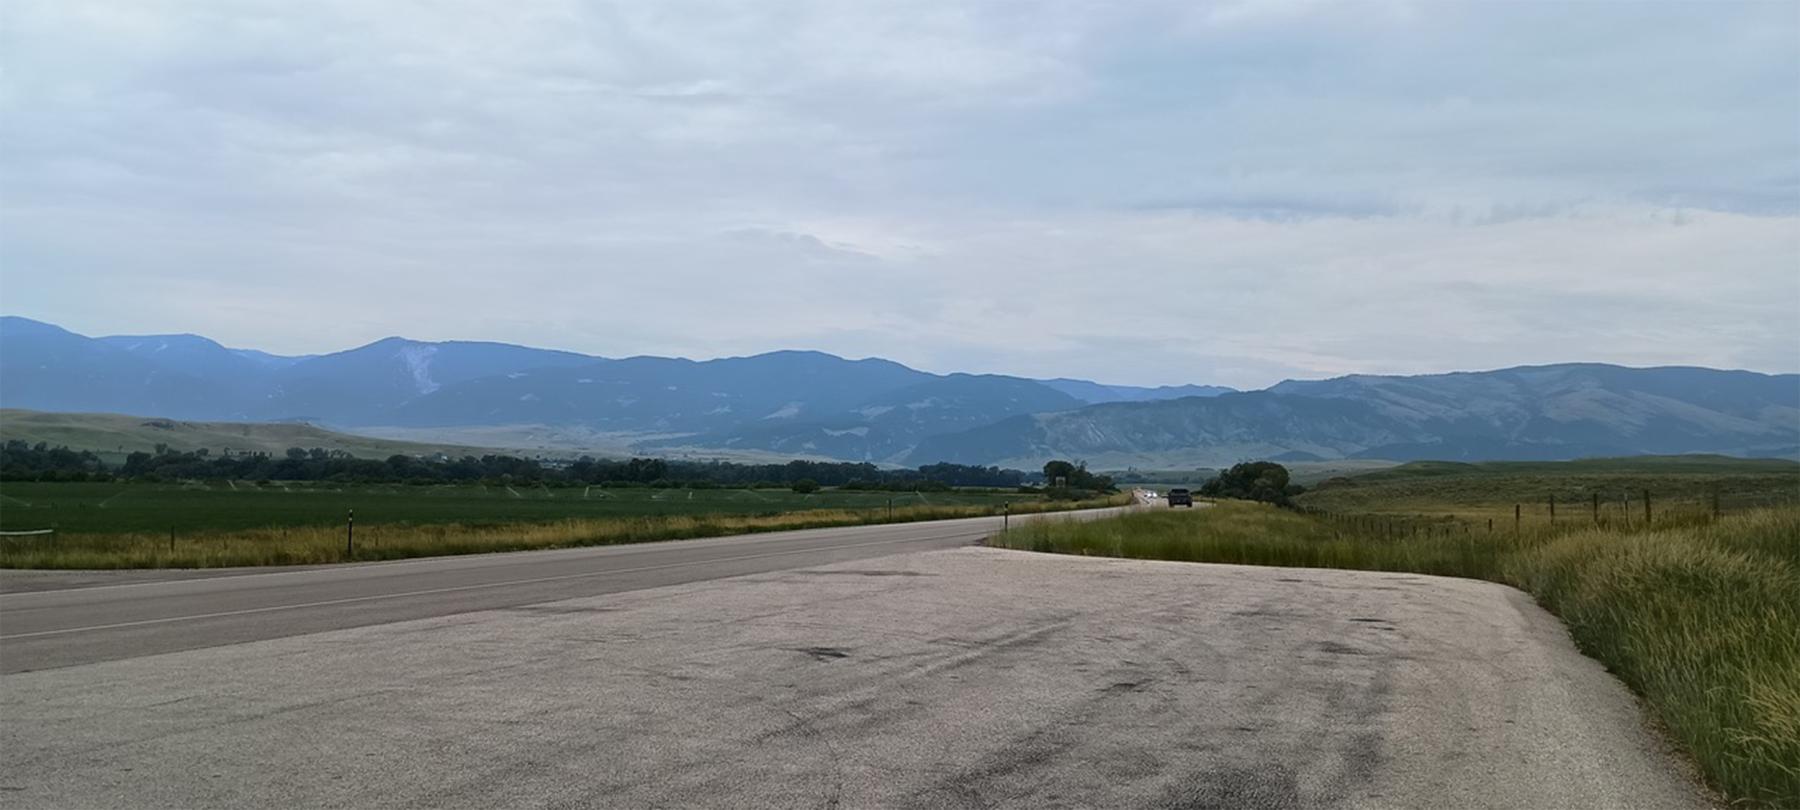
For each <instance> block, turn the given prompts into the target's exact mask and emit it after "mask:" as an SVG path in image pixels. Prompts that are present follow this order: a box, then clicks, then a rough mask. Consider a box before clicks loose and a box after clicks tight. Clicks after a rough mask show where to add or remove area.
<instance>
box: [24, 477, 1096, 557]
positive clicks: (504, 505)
mask: <svg viewBox="0 0 1800 810" xmlns="http://www.w3.org/2000/svg"><path fill="white" fill-rule="evenodd" d="M1129 499H1130V496H1119V497H1115V498H1110V499H1095V500H1093V501H1088V502H1079V503H1078V502H1066V501H1065V502H1052V501H1046V500H1044V499H1043V498H1042V497H1041V496H1037V495H1030V494H1018V493H989V492H929V493H924V492H894V493H888V492H861V491H840V490H824V491H820V492H816V493H812V494H800V493H796V492H791V491H788V490H773V489H645V488H602V487H598V486H596V487H567V488H551V487H543V486H538V487H514V486H505V485H499V486H494V485H489V486H483V485H480V484H475V485H441V486H408V485H400V484H394V485H386V484H344V485H336V484H329V483H312V484H299V483H285V484H284V483H270V484H266V485H258V484H255V483H251V482H244V481H233V482H211V483H200V482H194V483H187V484H149V483H108V484H96V483H82V484H73V483H8V484H6V485H5V486H4V487H0V530H5V531H14V532H16V531H30V530H37V529H50V528H54V529H55V533H54V534H47V535H33V536H22V537H21V536H13V537H4V538H0V567H4V568H164V567H169V568H190V567H217V566H235V565H286V564H302V563H327V562H341V561H346V560H378V559H396V558H402V557H421V556H431V555H439V554H467V553H475V552H487V551H514V550H524V549H534V548H559V547H567V546H583V545H605V544H613V543H636V542H645V541H652V540H676V539H683V538H691V537H714V536H719V535H725V534H737V533H745V532H757V531H776V530H782V529H803V528H820V527H826V526H850V525H859V524H866V523H885V522H890V521H913V520H932V519H941V518H958V517H975V516H980V515H997V514H1000V513H1002V512H1003V511H1006V510H1009V509H1010V510H1011V511H1012V512H1013V513H1014V514H1023V513H1027V512H1040V511H1048V510H1057V509H1070V508H1078V507H1083V506H1103V505H1116V504H1122V503H1124V502H1126V501H1128V500H1129ZM352 509H354V510H355V529H354V535H353V536H352V533H351V532H350V531H348V527H347V526H346V523H347V521H346V518H347V517H348V516H349V512H350V510H352Z"/></svg>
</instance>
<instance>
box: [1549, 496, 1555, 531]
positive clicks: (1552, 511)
mask: <svg viewBox="0 0 1800 810" xmlns="http://www.w3.org/2000/svg"><path fill="white" fill-rule="evenodd" d="M1550 525H1552V526H1555V525H1556V496H1555V495H1554V494H1552V495H1551V496H1550Z"/></svg>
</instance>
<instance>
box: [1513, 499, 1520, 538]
mask: <svg viewBox="0 0 1800 810" xmlns="http://www.w3.org/2000/svg"><path fill="white" fill-rule="evenodd" d="M1518 533H1519V505H1518V504H1516V503H1515V504H1513V534H1518Z"/></svg>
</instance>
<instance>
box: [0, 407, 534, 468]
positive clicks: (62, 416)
mask: <svg viewBox="0 0 1800 810" xmlns="http://www.w3.org/2000/svg"><path fill="white" fill-rule="evenodd" d="M12 439H21V440H24V441H26V442H28V443H31V444H36V443H38V442H45V443H48V444H50V445H52V446H55V445H67V446H69V447H70V448H72V449H75V450H90V451H93V452H94V453H96V454H98V455H99V456H100V457H101V458H102V459H104V460H106V461H108V462H112V463H117V462H119V461H121V460H123V459H124V458H125V456H126V455H128V454H130V453H132V452H136V451H140V450H141V451H144V452H150V451H152V450H153V449H154V448H155V447H156V445H158V444H166V445H168V446H169V447H170V448H171V449H175V450H181V451H191V450H198V449H200V448H206V449H208V450H211V451H212V452H213V453H215V454H217V453H220V452H222V451H224V450H226V449H229V450H231V452H233V453H247V452H265V453H270V454H274V455H280V454H281V453H282V452H283V451H285V450H287V449H288V448H289V447H306V448H313V447H323V448H325V449H326V450H342V451H344V452H347V453H350V454H351V455H355V456H361V457H364V458H387V457H388V456H392V455H396V454H403V455H430V454H433V453H444V454H447V455H452V456H461V455H465V454H472V455H482V454H484V453H494V452H503V451H501V450H497V449H495V448H491V447H471V446H468V445H459V444H438V443H432V442H409V441H394V440H389V439H375V438H369V437H366V436H352V435H350V434H348V433H337V432H334V431H330V430H325V429H324V428H319V427H314V426H312V425H308V424H304V423H298V422H272V423H258V422H183V421H180V420H175V419H158V418H147V417H142V416H123V415H120V414H110V413H46V412H42V411H24V410H16V409H6V410H0V441H9V440H12ZM512 452H514V453H515V454H520V455H528V454H529V453H526V452H524V451H518V450H514V451H512Z"/></svg>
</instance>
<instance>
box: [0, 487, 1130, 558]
mask: <svg viewBox="0 0 1800 810" xmlns="http://www.w3.org/2000/svg"><path fill="white" fill-rule="evenodd" d="M576 492H577V493H579V490H576ZM1130 500H1131V496H1130V495H1119V496H1114V497H1109V498H1099V499H1093V500H1087V501H1062V502H1057V501H1047V500H1027V501H1006V502H1004V503H1003V502H999V501H994V502H989V503H975V504H967V503H965V504H950V505H940V506H916V505H915V506H896V507H894V509H893V510H892V512H891V513H890V512H889V511H888V510H887V509H886V508H884V507H879V508H878V507H870V508H862V509H808V510H794V511H786V512H775V511H769V510H768V509H767V506H768V505H767V504H764V508H763V510H762V511H760V512H759V513H756V514H732V513H710V514H641V515H626V516H605V517H570V518H565V519H561V520H550V521H535V522H470V523H422V524H412V523H403V522H388V523H377V524H364V523H362V522H360V521H359V522H358V523H357V525H356V528H355V549H354V552H348V553H347V551H346V548H345V546H346V542H345V541H346V527H345V526H344V525H343V524H337V525H332V526H319V525H298V526H265V527H259V528H250V529H220V530H205V531H199V532H187V533H164V532H142V531H139V532H122V533H63V532H58V533H57V534H56V535H54V536H53V537H50V536H45V537H10V538H0V568H65V569H66V568H76V569H98V568H219V567H226V566H255V565H306V564H318V563H337V562H349V561H367V560H393V559H402V558H408V557H431V556H442V555H452V554H478V553H485V552H493V551H523V550H529V549H546V548H571V547H576V546H597V545H615V544H622V543H644V542H652V541H657V540H685V539H692V538H700V537H719V536H723V535H730V534H748V533H754V532H773V531H786V530H792V529H817V528H828V527H836V526H861V525H872V524H880V523H906V522H915V521H921V520H943V519H948V518H964V517H983V516H991V515H999V514H1001V513H1002V512H1003V511H1008V510H1010V512H1011V513H1012V514H1014V515H1023V514H1032V513H1038V512H1052V511H1064V510H1070V509H1090V508H1097V507H1103V506H1122V505H1124V504H1126V503H1129V502H1130Z"/></svg>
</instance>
